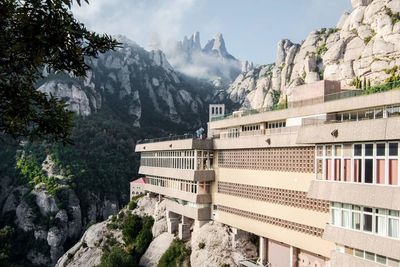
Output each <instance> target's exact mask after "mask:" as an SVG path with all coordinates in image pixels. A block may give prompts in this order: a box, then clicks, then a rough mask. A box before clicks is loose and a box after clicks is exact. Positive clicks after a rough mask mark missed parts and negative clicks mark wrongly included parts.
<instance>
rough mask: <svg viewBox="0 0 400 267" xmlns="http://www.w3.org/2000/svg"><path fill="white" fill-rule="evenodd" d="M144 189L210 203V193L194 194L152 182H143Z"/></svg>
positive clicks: (182, 198) (191, 200)
mask: <svg viewBox="0 0 400 267" xmlns="http://www.w3.org/2000/svg"><path fill="white" fill-rule="evenodd" d="M144 190H145V191H149V192H152V193H155V194H160V195H163V196H167V197H171V198H176V199H181V200H185V201H189V202H192V203H201V204H209V203H211V195H210V194H195V193H190V192H184V191H180V190H176V189H173V188H168V187H162V186H157V185H152V184H147V183H146V184H145V185H144Z"/></svg>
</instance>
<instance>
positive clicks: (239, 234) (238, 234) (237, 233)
mask: <svg viewBox="0 0 400 267" xmlns="http://www.w3.org/2000/svg"><path fill="white" fill-rule="evenodd" d="M231 235H232V247H233V248H234V247H236V242H237V241H239V239H240V238H241V237H244V236H245V235H246V232H245V231H243V230H240V229H237V228H232V234H231Z"/></svg>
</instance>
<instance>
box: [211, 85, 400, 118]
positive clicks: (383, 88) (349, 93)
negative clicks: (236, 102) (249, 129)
mask: <svg viewBox="0 0 400 267" xmlns="http://www.w3.org/2000/svg"><path fill="white" fill-rule="evenodd" d="M399 88H400V81H396V82H390V83H385V84H381V85H377V86H374V87H369V88H367V89H364V90H361V89H360V90H343V91H342V92H339V93H334V94H329V95H325V96H323V97H315V98H310V99H307V100H302V101H293V102H289V103H288V104H280V105H276V106H272V107H264V108H258V109H248V110H241V111H236V112H233V113H231V114H227V115H224V116H220V117H214V118H212V119H211V121H219V120H224V119H231V118H239V117H245V116H249V115H253V114H258V113H265V112H270V111H276V110H283V109H289V108H298V107H304V106H310V105H314V104H319V103H324V102H329V101H335V100H341V99H346V98H351V97H357V96H362V95H370V94H376V93H382V92H387V91H390V90H394V89H399Z"/></svg>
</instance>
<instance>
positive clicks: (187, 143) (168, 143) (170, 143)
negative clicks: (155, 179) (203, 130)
mask: <svg viewBox="0 0 400 267" xmlns="http://www.w3.org/2000/svg"><path fill="white" fill-rule="evenodd" d="M193 149H198V150H212V149H213V142H212V140H211V139H198V138H194V137H193V136H191V135H182V136H171V137H165V138H158V139H146V140H140V141H138V143H137V144H136V148H135V152H145V151H171V150H193Z"/></svg>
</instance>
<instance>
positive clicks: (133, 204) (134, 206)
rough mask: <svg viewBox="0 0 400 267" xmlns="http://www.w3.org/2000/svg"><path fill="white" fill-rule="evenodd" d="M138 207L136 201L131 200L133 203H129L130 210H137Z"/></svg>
mask: <svg viewBox="0 0 400 267" xmlns="http://www.w3.org/2000/svg"><path fill="white" fill-rule="evenodd" d="M136 207H137V203H136V201H134V200H131V201H130V202H129V204H128V209H129V210H134V209H136Z"/></svg>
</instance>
